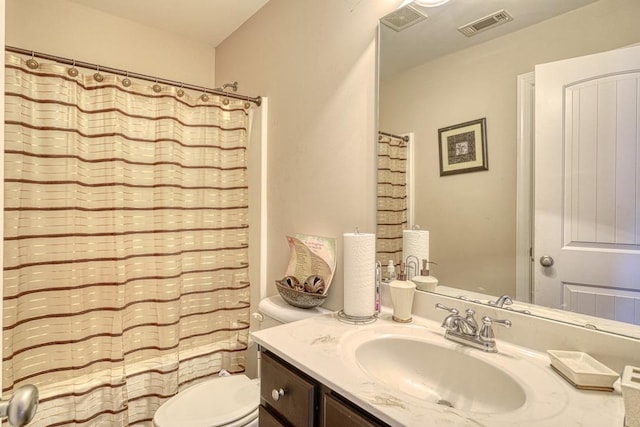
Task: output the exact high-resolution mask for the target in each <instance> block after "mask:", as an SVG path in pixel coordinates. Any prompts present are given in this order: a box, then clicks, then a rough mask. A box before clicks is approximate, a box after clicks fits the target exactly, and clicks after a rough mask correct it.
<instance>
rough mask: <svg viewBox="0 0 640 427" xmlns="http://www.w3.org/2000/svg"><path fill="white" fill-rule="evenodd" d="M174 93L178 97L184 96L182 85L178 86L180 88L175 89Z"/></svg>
mask: <svg viewBox="0 0 640 427" xmlns="http://www.w3.org/2000/svg"><path fill="white" fill-rule="evenodd" d="M176 95H178V98H182V97H183V96H184V89H182V86H180V89H178V90H177V91H176Z"/></svg>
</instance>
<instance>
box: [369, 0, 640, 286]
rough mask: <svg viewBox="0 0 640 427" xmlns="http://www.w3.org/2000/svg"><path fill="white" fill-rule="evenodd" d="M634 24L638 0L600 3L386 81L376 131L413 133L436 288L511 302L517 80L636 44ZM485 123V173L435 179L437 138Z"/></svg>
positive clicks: (639, 37)
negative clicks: (542, 66)
mask: <svg viewBox="0 0 640 427" xmlns="http://www.w3.org/2000/svg"><path fill="white" fill-rule="evenodd" d="M638 16H640V1H638V0H602V1H600V2H597V3H594V4H592V5H589V6H586V7H583V8H581V9H579V10H576V11H574V12H571V13H568V14H565V15H562V16H560V17H557V18H554V19H551V20H549V21H546V22H543V23H541V24H538V25H535V26H532V27H529V28H526V29H524V30H521V31H519V32H516V33H513V34H511V35H507V36H504V37H501V38H499V39H496V40H493V41H490V42H487V43H484V44H482V45H480V46H477V47H474V48H470V49H467V50H465V51H462V52H459V53H456V54H452V55H449V56H446V57H443V58H441V59H438V60H434V61H432V62H429V63H426V64H423V65H421V66H419V67H416V68H414V69H411V70H408V71H406V72H403V73H401V74H399V75H396V76H394V77H392V78H390V79H387V80H386V81H385V82H383V84H382V85H381V89H380V101H381V102H380V104H381V109H380V123H381V129H383V130H385V131H388V132H394V133H404V132H415V136H416V147H415V153H416V175H415V178H416V193H417V194H418V195H420V196H419V197H416V199H417V203H416V223H417V224H420V225H421V226H422V228H424V229H428V230H430V239H431V253H430V255H431V258H432V260H433V261H435V262H438V265H437V266H433V267H432V270H431V272H432V274H433V275H434V276H436V277H438V279H440V282H441V283H443V284H447V285H452V286H457V287H465V289H470V290H476V291H480V292H485V293H488V294H493V295H502V294H505V293H506V294H510V295H513V294H515V215H516V205H515V197H516V193H515V190H516V76H517V75H519V74H523V73H527V72H530V71H533V69H534V65H535V64H538V63H544V62H550V61H554V60H558V59H563V58H569V57H574V56H580V55H585V54H588V53H593V52H598V51H604V50H608V49H613V48H616V47H620V46H624V45H627V44H631V43H634V42H638V41H640V31H639V30H638V25H637V17H638ZM481 117H486V118H487V140H488V154H489V171H486V172H485V171H483V172H474V173H470V174H461V175H453V176H446V177H442V178H441V177H440V176H439V163H438V155H439V154H438V143H437V135H438V129H439V128H442V127H446V126H449V125H453V124H456V123H462V122H466V121H469V120H474V119H477V118H481Z"/></svg>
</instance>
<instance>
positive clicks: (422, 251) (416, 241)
mask: <svg viewBox="0 0 640 427" xmlns="http://www.w3.org/2000/svg"><path fill="white" fill-rule="evenodd" d="M410 255H413V256H414V257H416V258H418V268H419V265H420V263H422V260H423V259H427V260H428V259H429V232H428V231H427V230H403V231H402V260H403V261H405V262H406V260H407V257H408V256H410Z"/></svg>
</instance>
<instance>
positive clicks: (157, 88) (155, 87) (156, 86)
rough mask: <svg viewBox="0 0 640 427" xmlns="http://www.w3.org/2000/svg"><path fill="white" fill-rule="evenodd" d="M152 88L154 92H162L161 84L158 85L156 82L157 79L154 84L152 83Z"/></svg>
mask: <svg viewBox="0 0 640 427" xmlns="http://www.w3.org/2000/svg"><path fill="white" fill-rule="evenodd" d="M152 89H153V91H154V92H155V93H160V92H162V86H160V85H159V84H158V81H157V80H156V84H154V85H153V87H152Z"/></svg>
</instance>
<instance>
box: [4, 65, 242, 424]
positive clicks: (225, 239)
mask: <svg viewBox="0 0 640 427" xmlns="http://www.w3.org/2000/svg"><path fill="white" fill-rule="evenodd" d="M36 65H37V66H36ZM5 71H6V87H5V90H6V98H5V103H6V116H5V123H6V129H5V228H4V239H5V241H4V245H5V246H4V301H3V302H4V329H3V342H4V354H3V395H4V396H5V397H8V396H10V395H11V393H12V392H13V390H15V389H16V388H17V387H19V386H20V385H22V384H26V383H32V384H35V385H37V386H38V387H39V389H40V397H41V403H40V407H39V409H38V413H37V415H36V418H35V421H34V423H33V424H32V425H34V426H63V425H65V426H66V425H77V426H90V425H91V426H96V425H101V426H102V425H105V426H127V425H151V423H150V421H151V419H152V417H153V413H154V412H155V410H156V409H157V408H158V407H159V406H160V404H161V403H162V402H163V401H164V400H166V399H167V398H168V397H170V396H172V395H173V394H175V393H176V392H177V391H178V390H180V389H182V388H184V387H186V386H189V385H192V384H194V383H196V382H198V381H200V380H202V379H204V378H206V377H207V376H210V375H213V374H216V373H218V372H219V371H220V370H222V369H225V370H227V371H229V372H232V373H233V372H242V371H243V370H244V356H245V350H246V348H247V344H246V343H247V338H248V325H249V300H250V297H249V282H248V249H247V248H248V206H247V205H248V200H247V199H248V190H247V156H246V154H247V153H246V151H247V140H248V130H249V121H250V120H249V116H250V106H249V105H248V104H246V103H244V102H240V101H234V100H231V99H230V100H228V101H230V102H229V103H228V105H225V103H226V102H222V101H224V99H221V98H219V97H217V96H213V95H211V96H210V99H208V98H209V96H207V95H203V96H199V95H200V94H195V95H190V94H188V93H185V91H183V90H182V89H180V88H171V87H161V86H160V85H157V84H156V85H153V84H149V83H139V82H131V80H130V79H128V78H120V77H116V76H111V75H104V74H102V73H100V71H97V72H95V73H93V72H91V71H89V72H85V71H79V70H77V69H75V68H74V67H68V66H63V65H60V64H37V63H36V61H34V60H33V58H32V59H27V60H25V59H24V58H21V57H19V56H15V55H11V54H7V55H6V70H5Z"/></svg>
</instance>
